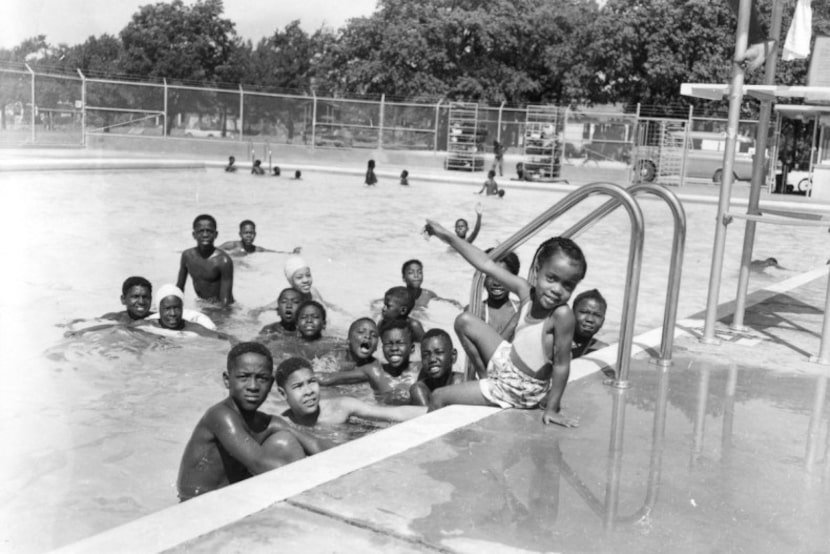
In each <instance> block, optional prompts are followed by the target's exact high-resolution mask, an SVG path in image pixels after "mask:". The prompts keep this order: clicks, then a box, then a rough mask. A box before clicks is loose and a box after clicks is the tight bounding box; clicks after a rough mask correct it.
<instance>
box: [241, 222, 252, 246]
mask: <svg viewBox="0 0 830 554" xmlns="http://www.w3.org/2000/svg"><path fill="white" fill-rule="evenodd" d="M239 238H240V239H242V244H247V245H251V244H253V243H254V239H255V238H256V227H254V226H253V225H243V226H242V228H241V229H239Z"/></svg>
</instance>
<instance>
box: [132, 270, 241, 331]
mask: <svg viewBox="0 0 830 554" xmlns="http://www.w3.org/2000/svg"><path fill="white" fill-rule="evenodd" d="M158 299H159V305H158V308H159V309H158V315H157V316H155V317H154V316H149V317H147V318H146V319H145V320H144V322H143V324H142V325H141V326H140V327H139V328H140V329H141V330H143V331H147V332H151V333H155V332H156V331H154V329H159V330H161V334H163V335H165V336H170V335H171V334H173V335H178V336H183V337H186V336H200V337H207V338H212V339H220V340H229V341H231V343H232V344H236V343H238V342H239V340H237V339H236V338H235V337H232V336H230V335H226V334H225V333H219V332H217V331H215V330H213V329H211V328H209V327H207V326H205V325H202V324H201V323H199V322H198V318H202V319H203V320H204V322H205V323H208V324H209V325H211V326H212V325H213V322H211V321H210V319H209V318H208V317H207V316H206V315H203V314H201V313H199V312H193V311H190V310H187V311H189V312H190V314H189V315H190V318H191V320H188V319H185V312H186V310H185V309H184V293H183V292H182V291H181V289H179V288H178V287H177V286H175V285H170V284H167V285H162V287H161V288H160V289H159V291H158ZM194 316H197V317H194ZM193 319H197V320H196V321H193ZM177 332H178V333H177Z"/></svg>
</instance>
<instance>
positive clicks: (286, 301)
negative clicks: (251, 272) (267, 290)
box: [259, 288, 303, 336]
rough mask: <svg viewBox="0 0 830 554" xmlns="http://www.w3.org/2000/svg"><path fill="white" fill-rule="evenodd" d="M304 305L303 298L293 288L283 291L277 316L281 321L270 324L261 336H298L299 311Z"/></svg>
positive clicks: (278, 304)
mask: <svg viewBox="0 0 830 554" xmlns="http://www.w3.org/2000/svg"><path fill="white" fill-rule="evenodd" d="M302 303H303V296H302V295H301V294H300V293H299V291H296V290H294V289H292V288H285V289H282V291H281V292H280V295H279V296H278V297H277V315H279V317H280V320H279V321H276V322H274V323H271V324H268V325H266V326H265V327H263V328H262V329H261V330H260V331H259V334H260V335H284V336H296V335H297V310H298V309H299V307H300V304H302Z"/></svg>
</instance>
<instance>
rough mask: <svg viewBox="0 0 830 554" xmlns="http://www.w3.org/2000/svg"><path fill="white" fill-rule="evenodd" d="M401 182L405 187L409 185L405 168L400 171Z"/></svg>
mask: <svg viewBox="0 0 830 554" xmlns="http://www.w3.org/2000/svg"><path fill="white" fill-rule="evenodd" d="M401 184H402V185H403V186H405V187H408V186H409V172H408V171H407V170H405V169H404V170H403V171H401Z"/></svg>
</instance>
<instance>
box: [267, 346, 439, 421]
mask: <svg viewBox="0 0 830 554" xmlns="http://www.w3.org/2000/svg"><path fill="white" fill-rule="evenodd" d="M277 390H278V391H279V393H280V394H281V395H282V397H283V398H284V399H285V401H286V402H287V403H288V409H287V410H286V411H285V412H283V413H282V416H283V417H285V418H288V419H290V420H291V421H292V422H294V423H295V424H297V425H302V426H305V427H314V426H315V425H317V424H322V425H338V424H342V423H347V422H348V421H349V419H350V418H352V417H359V418H362V419H370V420H379V421H394V422H397V421H406V420H408V419H412V418H414V417H418V416H419V415H423V414H425V413H426V408H425V407H422V406H382V405H378V404H369V403H367V402H363V401H362V400H358V399H357V398H352V397H351V396H335V397H331V398H321V397H320V383H319V382H318V378H317V375H316V374H315V372H314V369H313V368H312V367H311V363H310V362H309V361H308V360H306V359H304V358H288V359H287V360H284V361H283V362H281V363H280V365H279V366H278V367H277Z"/></svg>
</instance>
